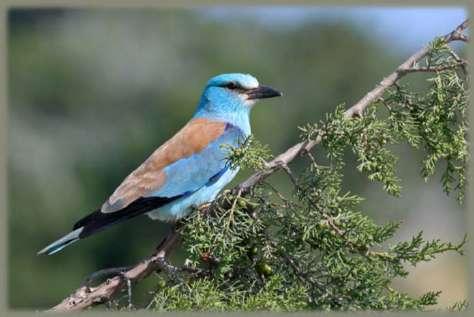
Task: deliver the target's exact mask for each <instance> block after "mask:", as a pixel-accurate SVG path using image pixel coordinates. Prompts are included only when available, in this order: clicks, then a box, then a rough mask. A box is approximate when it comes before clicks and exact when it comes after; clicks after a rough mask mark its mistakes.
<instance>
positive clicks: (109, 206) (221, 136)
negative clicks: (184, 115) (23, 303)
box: [38, 73, 281, 254]
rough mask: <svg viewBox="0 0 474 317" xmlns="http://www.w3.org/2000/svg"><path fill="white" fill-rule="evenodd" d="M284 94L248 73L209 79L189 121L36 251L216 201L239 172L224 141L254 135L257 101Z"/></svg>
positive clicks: (174, 215)
mask: <svg viewBox="0 0 474 317" xmlns="http://www.w3.org/2000/svg"><path fill="white" fill-rule="evenodd" d="M277 96H281V93H280V92H279V91H277V90H275V89H273V88H271V87H268V86H263V85H260V84H259V83H258V81H257V79H256V78H255V77H253V76H251V75H248V74H240V73H232V74H221V75H218V76H215V77H213V78H211V79H210V80H209V81H208V82H207V85H206V87H205V89H204V92H203V94H202V96H201V99H200V101H199V104H198V106H197V109H196V111H195V113H194V115H193V117H192V118H191V120H190V121H189V122H188V123H187V124H186V125H185V126H184V127H183V128H182V129H181V130H180V131H178V132H177V133H176V134H175V135H174V136H173V137H172V138H171V139H169V140H168V141H167V142H165V143H164V144H163V145H162V146H160V147H159V148H158V149H157V150H155V152H153V153H152V154H151V155H150V157H148V159H146V160H145V162H143V163H142V164H141V165H140V166H139V167H138V168H137V169H135V170H134V171H133V172H132V173H131V174H130V175H128V176H127V177H126V178H125V179H124V180H123V182H122V183H121V184H120V185H119V186H118V187H117V188H116V189H115V191H114V192H113V194H112V195H111V196H110V197H109V198H108V199H107V201H106V202H105V203H104V204H103V205H102V206H101V208H100V209H98V210H96V211H94V212H93V213H91V214H89V215H88V216H86V217H84V218H82V219H81V220H79V221H78V222H76V223H75V224H74V226H73V231H71V232H70V233H68V234H67V235H65V236H63V237H62V238H60V239H59V240H57V241H55V242H53V243H51V244H50V245H48V246H47V247H45V248H44V249H42V250H41V251H39V252H38V254H43V253H46V254H53V253H56V252H58V251H60V250H62V249H63V248H64V247H66V246H67V245H69V244H71V243H73V242H76V241H78V240H79V239H83V238H85V237H88V236H90V235H91V234H94V233H96V232H98V231H100V230H102V229H104V228H106V227H108V226H110V225H113V224H116V223H119V222H122V221H125V220H127V219H130V218H132V217H135V216H138V215H141V214H147V215H148V216H149V217H150V218H151V219H153V220H161V221H166V222H173V221H176V220H177V219H180V218H182V217H184V216H186V215H187V214H189V212H190V211H191V210H192V207H193V206H199V205H201V204H203V203H207V202H210V201H212V200H214V199H215V197H216V196H217V194H218V193H219V192H220V191H221V190H222V188H224V186H225V185H227V184H228V183H229V182H230V181H231V180H232V179H233V178H234V177H235V175H236V174H237V172H238V168H235V169H232V168H230V166H229V164H228V163H227V160H226V157H227V155H228V153H227V150H225V149H224V148H223V147H222V145H224V144H227V145H231V146H234V147H237V146H239V145H240V144H242V141H243V140H245V138H246V137H248V136H249V135H250V131H251V130H250V118H249V117H250V111H251V109H252V106H253V105H254V104H255V102H256V101H257V100H258V99H263V98H272V97H277Z"/></svg>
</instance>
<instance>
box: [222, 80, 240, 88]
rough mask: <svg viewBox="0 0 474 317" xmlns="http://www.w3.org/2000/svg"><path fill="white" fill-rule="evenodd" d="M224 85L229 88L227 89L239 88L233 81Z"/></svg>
mask: <svg viewBox="0 0 474 317" xmlns="http://www.w3.org/2000/svg"><path fill="white" fill-rule="evenodd" d="M225 87H226V88H229V89H237V88H239V86H238V85H237V84H236V83H234V82H230V83H228V84H227V85H225Z"/></svg>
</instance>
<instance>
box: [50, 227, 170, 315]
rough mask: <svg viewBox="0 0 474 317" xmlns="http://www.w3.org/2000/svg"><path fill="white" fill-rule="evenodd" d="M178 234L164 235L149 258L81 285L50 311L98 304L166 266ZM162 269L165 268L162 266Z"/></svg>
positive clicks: (74, 309)
mask: <svg viewBox="0 0 474 317" xmlns="http://www.w3.org/2000/svg"><path fill="white" fill-rule="evenodd" d="M178 239H179V235H178V233H177V232H176V231H175V230H173V231H172V232H170V233H169V234H168V236H166V237H165V238H164V239H163V241H162V242H161V243H160V245H159V246H158V248H157V250H156V252H155V253H154V254H153V255H152V256H150V257H149V258H147V259H145V260H143V261H142V262H140V263H138V264H137V265H135V266H133V267H132V268H131V269H129V270H127V271H125V272H123V273H122V274H117V275H115V276H114V277H112V278H109V279H107V280H106V281H105V282H103V283H102V284H99V285H98V286H95V287H90V286H87V285H85V286H82V287H80V288H79V289H77V290H76V291H75V292H74V293H73V294H71V295H70V296H68V297H67V298H65V299H64V300H63V301H62V302H61V303H59V304H58V305H56V306H54V307H53V308H51V311H57V312H65V311H77V310H82V309H85V308H87V307H90V306H92V305H95V304H100V303H104V302H107V301H109V300H110V299H112V298H113V297H114V296H115V295H116V294H117V293H118V292H120V290H121V289H122V288H124V287H126V286H127V281H130V282H137V281H139V280H141V279H143V278H145V277H147V276H148V275H150V274H151V273H152V272H154V271H156V270H157V269H161V268H162V266H163V265H164V266H166V261H165V258H166V257H167V256H168V254H169V253H170V251H171V250H172V249H173V247H174V245H175V244H176V243H177V242H178ZM164 269H167V267H166V268H164Z"/></svg>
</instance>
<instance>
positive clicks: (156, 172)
mask: <svg viewBox="0 0 474 317" xmlns="http://www.w3.org/2000/svg"><path fill="white" fill-rule="evenodd" d="M241 137H243V133H242V132H241V130H240V129H238V128H237V127H235V126H233V125H230V124H228V123H225V122H222V121H215V120H209V119H204V118H197V119H193V120H191V121H190V122H189V123H188V124H187V125H185V126H184V127H183V128H182V129H181V130H180V131H179V132H178V133H177V134H176V135H175V136H173V137H172V138H171V139H170V140H168V141H167V142H166V143H164V144H163V145H162V146H160V147H159V148H158V149H157V150H156V151H155V152H154V153H153V154H152V155H151V156H150V157H149V158H148V159H147V160H146V161H145V162H144V163H143V164H142V165H140V166H139V167H138V168H137V169H136V170H134V171H133V172H132V173H131V174H130V175H129V176H127V178H125V180H124V181H123V182H122V184H120V186H119V187H117V189H116V190H115V192H114V193H113V194H112V195H111V196H110V198H109V199H108V200H107V201H106V202H105V203H104V204H103V205H102V208H101V211H102V212H103V213H111V212H115V211H119V210H121V209H123V208H125V207H127V206H128V205H130V204H131V203H132V202H134V201H136V200H137V199H139V198H142V197H164V198H166V197H176V196H180V195H185V194H187V193H191V192H193V191H195V190H197V189H199V188H201V187H202V186H204V185H206V184H207V183H209V182H212V181H214V179H215V178H216V177H217V178H218V176H219V175H220V174H222V173H223V171H225V170H226V169H227V163H226V151H225V150H224V149H222V148H221V145H222V144H230V145H233V146H237V145H238V144H237V143H238V142H239V141H238V140H239V138H241Z"/></svg>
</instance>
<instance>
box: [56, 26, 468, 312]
mask: <svg viewBox="0 0 474 317" xmlns="http://www.w3.org/2000/svg"><path fill="white" fill-rule="evenodd" d="M467 26H468V20H466V21H464V22H463V23H462V24H460V25H459V26H458V27H457V28H456V29H455V30H454V31H452V32H451V33H449V34H446V35H445V36H443V37H442V38H443V40H444V41H445V42H446V43H449V42H452V41H464V42H465V41H467V37H466V36H465V35H464V34H463V31H464V30H465V29H466V28H467ZM430 51H431V48H430V47H429V46H426V47H425V48H423V49H421V50H419V51H418V52H416V53H415V54H413V55H412V56H410V57H409V58H408V59H407V60H406V61H405V62H403V63H402V64H401V65H400V66H398V68H397V69H396V70H395V71H394V72H393V73H391V74H390V75H388V76H387V77H386V78H384V79H383V80H382V81H381V82H380V83H379V84H378V85H377V86H376V87H375V88H374V89H373V90H371V91H370V92H368V93H367V94H366V95H365V96H364V97H362V99H360V100H359V101H358V102H357V103H355V104H354V105H353V106H352V107H350V108H349V109H347V110H346V112H345V116H346V117H348V118H352V117H357V116H361V115H362V113H363V111H364V110H365V109H366V108H367V107H368V106H369V105H370V104H371V103H373V102H374V101H376V100H377V99H379V98H380V97H381V96H382V95H383V93H384V92H385V91H386V90H387V89H388V88H390V87H391V86H394V85H396V83H397V81H398V80H399V79H400V78H402V77H403V76H404V75H406V74H408V73H410V72H413V71H415V70H413V69H414V67H415V65H416V63H417V62H418V61H420V60H421V59H422V58H424V57H425V56H426V55H427V54H428V53H429V52H430ZM416 71H424V70H422V69H417V70H416ZM430 71H435V70H430ZM320 142H321V136H318V137H316V139H315V140H308V141H304V142H300V143H298V144H295V145H293V146H292V147H291V148H289V149H288V150H286V151H285V152H283V153H281V154H280V155H278V156H277V157H276V158H275V159H273V160H272V161H270V162H269V163H268V164H267V165H266V168H265V169H264V170H262V171H259V172H257V173H255V174H253V175H252V176H250V177H249V178H248V179H247V180H245V181H244V182H242V183H241V184H239V185H238V186H237V187H236V189H235V190H236V192H240V193H241V194H242V195H244V194H246V193H248V192H249V191H250V190H251V188H252V187H254V186H255V185H257V184H258V183H260V182H261V181H263V180H264V179H265V178H267V177H268V176H270V175H271V174H273V173H274V172H275V171H277V170H280V169H282V168H283V169H285V170H286V171H287V172H289V173H290V174H291V172H290V171H289V169H288V163H290V162H291V161H293V160H294V159H295V158H296V157H298V156H301V155H304V154H308V155H310V153H309V151H310V150H311V149H312V148H313V147H314V146H316V145H317V144H319V143H320ZM310 158H311V156H310ZM178 241H179V233H178V232H177V231H176V230H173V231H172V232H170V233H169V234H168V235H167V236H166V237H165V238H164V239H163V241H162V242H161V243H160V245H159V246H158V247H157V250H156V251H155V252H154V253H153V254H152V255H151V256H150V257H148V258H146V259H144V260H143V261H141V262H140V263H138V264H136V265H135V266H133V267H132V268H130V269H128V270H126V271H124V272H119V274H116V275H115V276H113V277H111V278H109V279H107V280H106V281H105V282H103V283H101V284H99V285H98V286H95V287H91V286H88V285H84V286H81V287H80V288H78V289H77V290H76V291H75V292H74V293H73V294H72V295H70V296H68V297H67V298H65V299H64V300H63V301H62V302H61V303H59V304H58V305H56V306H54V307H53V308H51V311H57V312H66V311H78V310H82V309H85V308H87V307H90V306H93V305H95V304H100V303H104V302H107V301H109V300H111V299H112V298H113V297H114V296H115V295H117V293H118V292H120V290H122V288H124V287H126V286H127V283H133V282H137V281H139V280H141V279H144V278H146V277H147V276H148V275H150V274H151V273H152V272H154V271H156V270H163V271H165V272H167V273H169V274H172V273H173V272H175V271H176V269H177V268H175V267H173V266H171V265H170V264H169V263H168V262H167V261H166V258H167V257H168V256H169V253H170V252H171V251H172V250H173V248H174V246H175V245H176V244H177V242H178ZM103 272H104V270H102V271H99V273H103ZM107 272H109V271H107ZM92 276H94V274H93V275H92Z"/></svg>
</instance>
